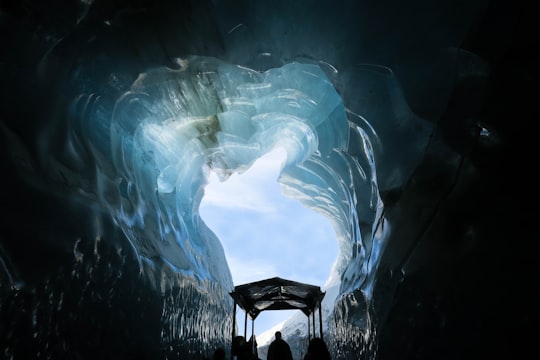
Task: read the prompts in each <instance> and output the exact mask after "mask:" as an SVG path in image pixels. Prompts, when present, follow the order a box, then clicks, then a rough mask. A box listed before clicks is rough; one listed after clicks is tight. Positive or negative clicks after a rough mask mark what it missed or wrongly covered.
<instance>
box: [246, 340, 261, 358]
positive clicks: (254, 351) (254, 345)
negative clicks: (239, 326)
mask: <svg viewBox="0 0 540 360" xmlns="http://www.w3.org/2000/svg"><path fill="white" fill-rule="evenodd" d="M248 344H249V348H250V350H251V353H252V354H253V358H254V359H255V360H259V350H258V349H257V339H256V338H255V334H253V335H251V337H250V338H249V342H248Z"/></svg>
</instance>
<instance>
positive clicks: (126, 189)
mask: <svg viewBox="0 0 540 360" xmlns="http://www.w3.org/2000/svg"><path fill="white" fill-rule="evenodd" d="M531 7H532V6H531ZM532 13H533V11H532V10H531V9H529V8H528V7H527V6H525V5H524V2H523V1H513V2H504V1H497V0H473V1H455V0H454V1H450V0H441V1H426V0H412V1H407V2H406V1H370V0H343V1H341V0H339V1H335V0H287V1H286V0H273V1H262V0H260V1H259V0H71V1H68V0H55V1H33V0H28V1H12V2H10V1H8V2H3V3H2V5H1V6H0V24H1V28H2V40H3V41H2V50H1V52H0V74H1V79H2V81H1V82H0V84H1V85H0V86H1V93H0V94H1V107H0V125H1V127H0V130H1V131H0V134H1V142H0V143H1V146H2V151H1V163H0V164H1V174H2V176H1V181H2V189H4V190H5V192H2V198H1V202H0V204H1V206H2V216H1V219H2V220H1V226H0V354H1V355H0V358H2V359H13V360H18V359H115V360H118V359H182V360H191V359H210V358H211V354H212V352H213V350H214V349H215V348H216V347H220V346H221V347H224V348H226V349H228V348H230V346H231V336H230V335H231V332H232V330H233V326H236V325H233V319H232V317H231V309H232V307H233V300H232V298H231V297H230V296H229V293H230V292H231V291H232V289H233V288H234V285H235V284H234V283H233V280H232V277H231V273H230V270H229V267H228V263H227V259H226V257H225V254H224V251H223V246H222V244H221V242H220V239H219V238H218V237H217V236H216V235H215V233H214V232H213V231H212V229H211V228H210V227H209V226H207V224H205V222H204V220H203V219H202V218H201V216H200V213H199V206H200V203H201V199H202V198H203V196H204V192H205V187H206V186H207V184H208V180H209V176H210V174H217V175H218V176H219V178H220V180H222V181H227V179H228V178H229V177H230V176H231V175H232V174H235V173H242V172H244V171H246V170H247V169H249V168H250V166H252V164H253V163H254V162H255V161H256V160H257V159H258V158H260V157H261V156H263V155H265V154H267V153H268V152H270V151H272V150H273V149H275V148H277V147H279V148H282V149H284V150H285V153H286V161H285V162H284V163H283V166H282V168H281V171H280V174H279V179H278V180H279V183H280V185H281V186H282V189H283V191H284V193H285V194H286V195H287V196H289V197H291V198H293V199H296V200H298V201H299V202H300V203H302V205H304V206H306V207H308V208H309V209H312V210H314V211H316V212H318V213H320V214H323V215H324V216H326V217H327V218H328V219H330V221H331V223H332V225H333V227H334V229H335V232H336V242H337V243H336V247H337V248H338V257H337V260H336V262H335V265H334V267H333V268H331V269H328V272H329V276H330V274H335V275H336V276H335V279H336V280H335V281H334V282H333V283H332V285H333V288H332V289H328V290H327V291H332V292H333V294H335V295H334V296H332V297H330V296H328V297H327V298H328V299H330V300H329V301H326V299H327V298H325V301H326V302H325V304H324V339H325V341H326V342H327V345H328V347H329V349H330V352H331V354H332V357H333V359H334V360H352V359H363V360H383V359H384V360H389V359H400V360H403V359H439V360H440V359H454V360H455V359H479V358H508V359H509V358H521V357H524V356H525V354H528V353H529V352H531V351H534V350H535V348H534V347H533V344H534V342H533V341H535V340H536V336H535V335H536V333H537V330H536V329H537V322H538V320H539V317H538V311H537V310H536V309H537V307H538V303H537V298H538V295H537V292H536V291H535V289H534V284H535V283H536V282H537V279H536V275H537V274H538V260H537V259H536V256H535V253H536V252H535V249H536V247H534V248H533V246H534V241H535V240H534V239H535V238H536V239H538V238H537V236H538V235H534V234H538V231H537V230H536V227H535V226H534V223H535V221H536V215H537V214H538V211H537V210H536V208H535V203H536V201H535V199H537V196H536V195H537V194H536V193H537V190H536V187H537V186H536V184H534V178H535V176H534V175H533V174H532V171H534V169H531V168H527V166H528V164H529V163H530V162H531V161H534V160H533V159H532V155H533V154H534V153H535V151H534V150H533V145H534V143H535V139H534V138H535V131H534V130H533V129H534V128H533V117H532V114H533V108H534V107H535V105H534V104H535V102H536V101H537V99H536V98H535V97H534V93H535V91H534V88H535V84H536V80H537V71H536V68H537V66H535V65H534V63H535V61H534V60H535V59H536V57H537V55H535V54H536V51H535V50H534V46H535V38H534V37H533V34H534V31H533V30H532V24H533V19H532V17H533V15H532ZM529 158H530V160H529ZM231 226H234V224H231ZM251 238H252V239H253V241H256V239H257V234H252V236H251ZM290 241H302V239H297V238H292V239H290ZM323 251H325V249H321V252H323ZM283 331H284V333H285V334H286V338H287V339H288V340H289V342H290V344H291V347H292V348H293V354H294V357H295V359H296V360H301V359H302V358H303V354H304V353H305V345H306V333H305V332H303V331H302V330H300V329H299V328H296V327H294V326H292V325H291V326H289V327H286V328H284V330H283ZM228 359H230V357H228ZM263 360H264V359H263Z"/></svg>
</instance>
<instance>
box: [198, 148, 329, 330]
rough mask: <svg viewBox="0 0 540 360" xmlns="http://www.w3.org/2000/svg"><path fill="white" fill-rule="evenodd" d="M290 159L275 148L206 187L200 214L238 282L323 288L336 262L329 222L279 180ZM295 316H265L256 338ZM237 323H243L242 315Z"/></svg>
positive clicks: (275, 313)
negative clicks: (287, 193) (285, 281)
mask: <svg viewBox="0 0 540 360" xmlns="http://www.w3.org/2000/svg"><path fill="white" fill-rule="evenodd" d="M285 156H286V153H285V150H283V149H282V148H279V147H278V148H275V149H274V150H272V151H270V152H269V153H267V154H265V155H263V156H261V157H260V158H259V159H258V160H256V161H255V162H254V164H253V165H252V166H251V167H250V168H249V169H247V170H246V171H245V172H243V173H241V174H238V173H235V174H233V175H231V176H230V177H229V178H228V179H227V180H226V181H223V182H221V181H220V180H219V178H218V176H217V175H216V174H211V176H210V179H209V184H208V185H207V186H206V188H205V195H204V197H203V199H202V201H201V205H200V209H199V210H200V214H201V217H202V219H203V220H204V222H205V223H206V224H207V225H208V226H209V227H210V229H212V231H213V232H214V233H215V234H216V235H217V237H218V238H219V239H220V241H221V243H222V245H223V248H224V251H225V256H226V258H227V262H228V264H229V268H230V270H231V274H232V278H233V282H234V283H235V284H244V283H249V282H253V281H257V280H260V279H264V278H271V277H283V278H288V279H294V280H296V281H300V282H305V283H309V284H317V285H320V286H321V287H322V286H323V285H324V284H325V282H326V280H327V279H328V277H329V273H330V269H331V267H332V265H333V263H334V262H335V260H336V257H337V252H338V245H337V241H336V233H335V230H334V228H333V226H332V224H331V223H330V221H329V220H328V219H327V218H326V217H324V216H323V215H321V214H319V213H317V212H315V211H314V210H311V209H308V208H307V207H305V206H304V205H302V204H301V203H300V202H299V201H297V200H295V199H291V198H288V197H286V196H285V195H284V194H283V193H282V191H281V187H280V184H279V183H278V181H277V180H278V176H279V173H280V170H281V165H282V163H283V162H284V161H285ZM296 313H297V310H282V311H266V312H263V313H261V315H260V316H259V317H258V318H257V321H256V322H255V329H254V330H255V334H256V335H259V334H262V333H263V332H265V331H267V330H270V329H272V328H273V327H275V326H278V325H279V324H280V323H281V322H283V321H285V320H287V319H289V318H290V317H291V316H292V315H294V314H296ZM237 321H238V323H240V324H241V323H243V322H244V319H243V316H242V315H241V314H237Z"/></svg>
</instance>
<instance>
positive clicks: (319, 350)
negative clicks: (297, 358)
mask: <svg viewBox="0 0 540 360" xmlns="http://www.w3.org/2000/svg"><path fill="white" fill-rule="evenodd" d="M304 360H332V357H331V356H330V351H328V347H327V346H326V343H325V342H324V340H323V339H321V338H319V337H315V338H313V339H311V340H310V341H309V345H308V349H307V353H306V356H304Z"/></svg>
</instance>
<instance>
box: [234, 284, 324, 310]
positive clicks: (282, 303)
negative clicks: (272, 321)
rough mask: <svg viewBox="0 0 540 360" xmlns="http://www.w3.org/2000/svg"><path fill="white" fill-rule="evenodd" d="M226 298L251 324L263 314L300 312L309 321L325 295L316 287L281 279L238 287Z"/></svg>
mask: <svg viewBox="0 0 540 360" xmlns="http://www.w3.org/2000/svg"><path fill="white" fill-rule="evenodd" d="M229 294H230V295H231V297H232V298H233V299H234V302H235V306H236V305H238V306H240V308H241V309H242V310H244V311H245V312H246V314H247V315H249V317H250V318H251V319H252V320H255V319H256V318H257V316H258V315H259V314H260V313H261V312H262V311H265V310H294V309H299V310H301V311H302V312H303V313H304V314H305V315H306V316H308V317H309V316H310V315H311V314H312V313H313V312H314V311H315V309H317V308H320V306H321V302H322V299H323V298H324V295H325V293H324V292H323V291H321V288H320V287H319V286H315V285H309V284H304V283H300V282H296V281H291V280H287V279H282V278H280V277H273V278H270V279H265V280H261V281H256V282H252V283H247V284H243V285H238V286H235V287H234V291H232V292H230V293H229Z"/></svg>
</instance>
